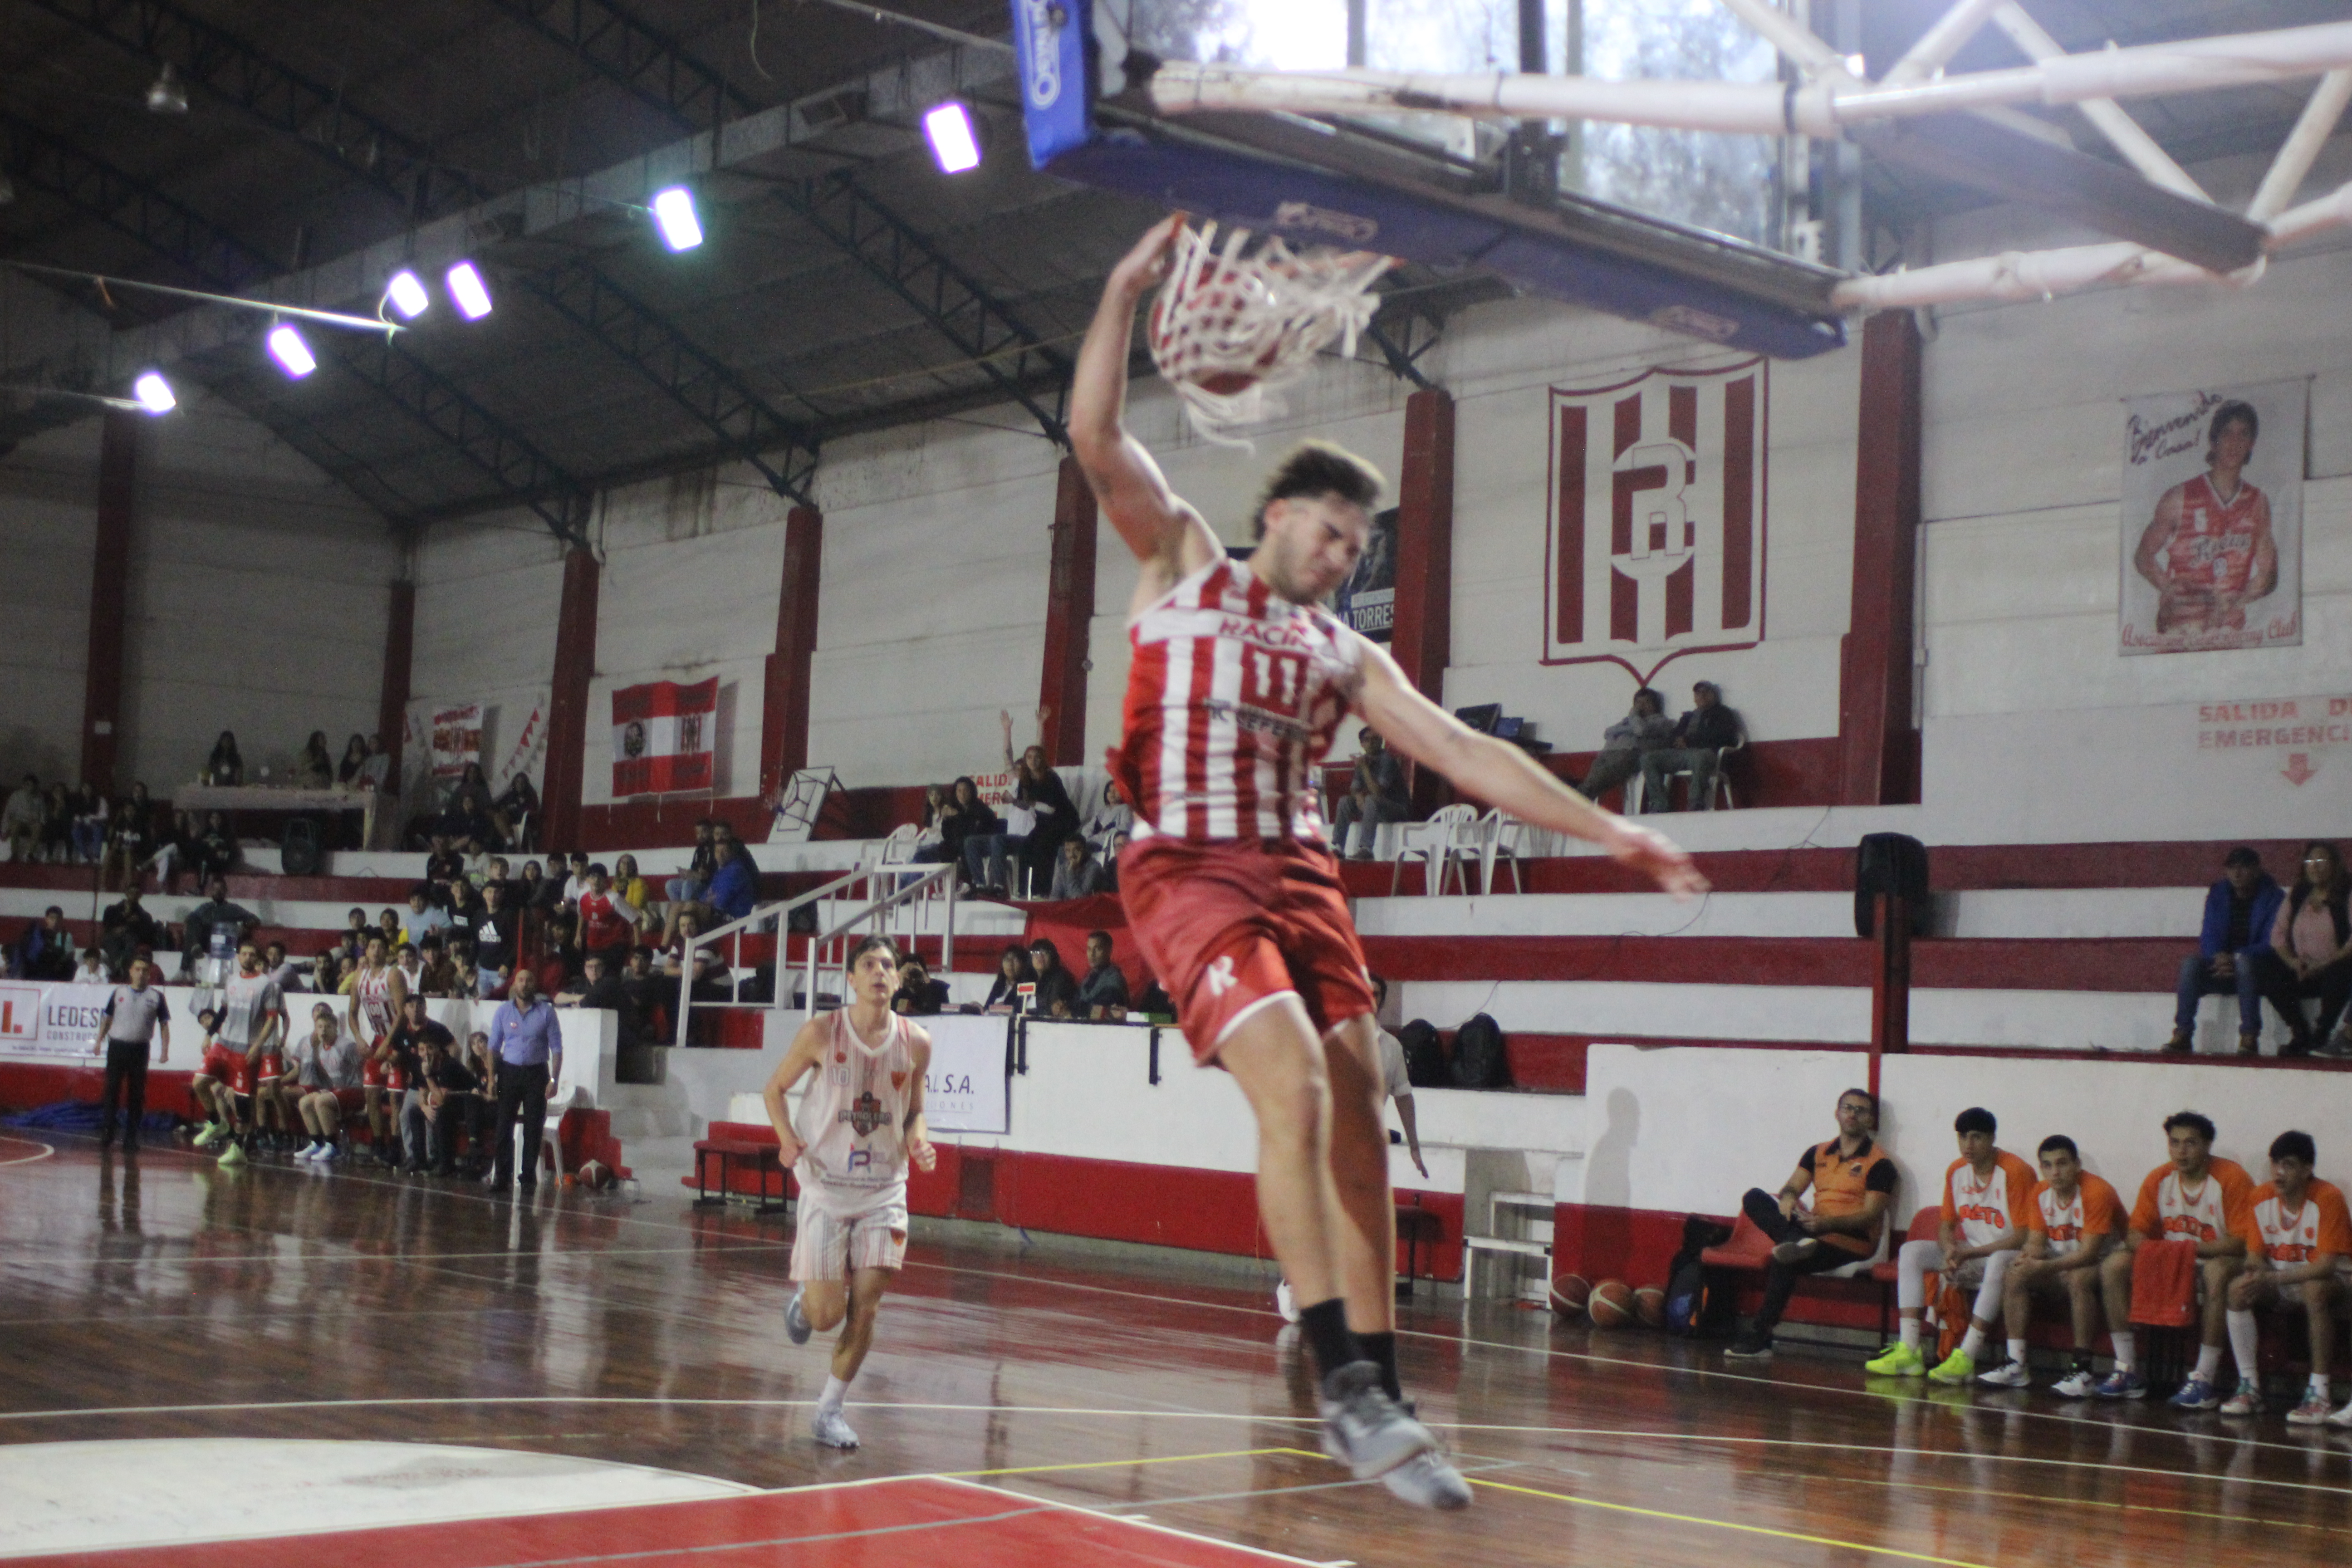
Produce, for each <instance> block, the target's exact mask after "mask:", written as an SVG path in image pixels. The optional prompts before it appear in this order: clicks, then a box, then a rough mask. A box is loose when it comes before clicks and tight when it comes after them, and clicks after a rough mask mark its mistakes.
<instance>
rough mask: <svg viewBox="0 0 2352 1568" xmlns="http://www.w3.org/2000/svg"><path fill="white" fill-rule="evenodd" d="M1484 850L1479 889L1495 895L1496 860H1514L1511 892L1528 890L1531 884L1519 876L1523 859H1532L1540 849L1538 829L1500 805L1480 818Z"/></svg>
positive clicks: (1481, 855)
mask: <svg viewBox="0 0 2352 1568" xmlns="http://www.w3.org/2000/svg"><path fill="white" fill-rule="evenodd" d="M1478 826H1479V828H1480V830H1481V834H1482V837H1481V840H1480V842H1481V845H1482V849H1481V852H1480V855H1479V871H1478V891H1479V892H1480V893H1482V894H1488V895H1491V894H1492V893H1493V892H1494V890H1495V862H1496V861H1497V860H1508V861H1509V862H1510V863H1511V891H1513V892H1515V893H1524V892H1526V891H1527V890H1528V889H1527V884H1526V882H1524V881H1523V880H1522V879H1520V877H1519V862H1520V861H1521V860H1523V859H1528V858H1532V857H1533V856H1534V855H1535V852H1536V845H1535V838H1536V830H1535V829H1534V828H1533V827H1531V826H1528V824H1527V823H1524V822H1521V821H1520V820H1519V819H1518V818H1517V817H1516V816H1511V815H1510V814H1509V813H1508V812H1506V811H1505V810H1503V808H1502V807H1500V806H1496V808H1495V809H1494V810H1492V811H1490V812H1488V813H1487V814H1486V816H1484V817H1483V818H1481V819H1480V821H1479V824H1478Z"/></svg>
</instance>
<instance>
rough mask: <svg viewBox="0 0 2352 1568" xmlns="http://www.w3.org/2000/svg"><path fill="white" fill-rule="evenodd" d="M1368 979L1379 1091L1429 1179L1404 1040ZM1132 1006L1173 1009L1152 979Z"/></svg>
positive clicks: (1385, 992) (1381, 993)
mask: <svg viewBox="0 0 2352 1568" xmlns="http://www.w3.org/2000/svg"><path fill="white" fill-rule="evenodd" d="M1371 979H1372V1027H1373V1028H1374V1029H1375V1030H1376V1031H1378V1034H1379V1044H1380V1047H1381V1092H1382V1093H1383V1094H1385V1095H1386V1096H1387V1097H1388V1098H1389V1100H1390V1101H1391V1103H1393V1104H1394V1105H1395V1106H1396V1112H1397V1125H1398V1126H1400V1127H1402V1129H1403V1130H1404V1149H1405V1152H1406V1153H1407V1154H1408V1155H1410V1156H1412V1168H1413V1169H1414V1170H1416V1171H1419V1172H1420V1173H1421V1174H1422V1179H1423V1181H1426V1180H1428V1179H1429V1167H1428V1165H1426V1164H1425V1163H1423V1161H1422V1157H1421V1121H1420V1117H1419V1114H1418V1112H1417V1111H1416V1110H1414V1107H1413V1103H1412V1078H1411V1077H1410V1076H1409V1075H1408V1074H1407V1073H1406V1071H1405V1060H1404V1042H1403V1041H1402V1040H1400V1039H1398V1038H1397V1037H1395V1036H1394V1035H1392V1034H1391V1033H1390V1032H1389V1028H1388V1026H1387V1025H1385V1024H1383V1023H1381V1013H1383V1012H1385V1011H1386V1010H1387V1008H1388V1005H1389V983H1388V982H1387V981H1385V980H1383V979H1381V977H1380V976H1379V975H1377V974H1375V975H1373V976H1372V977H1371ZM1154 994H1157V995H1158V997H1159V1000H1160V1005H1159V1006H1157V1007H1153V1006H1150V1005H1148V1004H1149V1003H1150V1001H1151V1000H1152V998H1153V996H1154ZM1131 1010H1132V1011H1134V1012H1139V1013H1166V1012H1171V1011H1172V1010H1173V1009H1171V1007H1170V1006H1169V1005H1168V1000H1167V994H1166V993H1165V992H1162V991H1160V983H1159V982H1158V981H1156V980H1155V981H1153V982H1152V983H1151V984H1150V985H1147V986H1146V987H1144V993H1143V996H1142V999H1141V1000H1140V1001H1139V1003H1138V1004H1137V1005H1136V1006H1135V1007H1134V1008H1133V1009H1131Z"/></svg>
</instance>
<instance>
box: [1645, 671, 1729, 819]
mask: <svg viewBox="0 0 2352 1568" xmlns="http://www.w3.org/2000/svg"><path fill="white" fill-rule="evenodd" d="M1691 701H1692V702H1693V703H1694V704H1695V706H1694V707H1692V709H1691V710H1690V711H1688V712H1687V713H1685V714H1684V715H1683V716H1682V717H1681V718H1679V719H1677V720H1675V732H1674V737H1673V741H1672V743H1671V744H1668V745H1664V746H1661V747H1659V748H1658V749H1657V750H1655V751H1654V752H1645V753H1644V754H1643V758H1642V809H1643V810H1644V811H1672V810H1673V809H1674V808H1675V803H1674V796H1673V795H1672V793H1671V792H1672V786H1671V785H1670V784H1669V783H1668V781H1669V779H1671V777H1672V776H1673V775H1674V774H1675V773H1689V774H1690V776H1691V783H1690V807H1689V809H1691V810H1693V811H1713V810H1714V809H1715V788H1714V784H1715V773H1716V769H1717V768H1718V767H1719V766H1721V765H1722V761H1723V753H1724V752H1726V751H1727V750H1728V749H1729V748H1731V747H1733V746H1737V745H1738V744H1739V743H1740V742H1742V741H1743V740H1745V739H1746V738H1747V732H1748V731H1747V727H1746V726H1745V725H1743V724H1742V723H1741V722H1740V720H1739V714H1738V710H1735V709H1731V708H1727V707H1726V706H1724V702H1723V694H1722V693H1721V692H1720V691H1719V690H1717V688H1716V684H1715V682H1714V681H1712V680H1702V681H1700V682H1698V684H1696V686H1693V687H1692V688H1691Z"/></svg>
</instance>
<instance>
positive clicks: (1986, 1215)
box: [1864, 1105, 2035, 1383]
mask: <svg viewBox="0 0 2352 1568" xmlns="http://www.w3.org/2000/svg"><path fill="white" fill-rule="evenodd" d="M1952 1131H1954V1132H1955V1133H1957V1134H1958V1137H1959V1141H1960V1157H1959V1158H1958V1159H1957V1160H1955V1161H1953V1162H1952V1163H1950V1164H1949V1165H1948V1166H1946V1167H1945V1168H1944V1205H1943V1215H1942V1222H1941V1223H1940V1224H1939V1225H1938V1226H1937V1230H1936V1239H1935V1240H1933V1241H1924V1240H1923V1241H1906V1242H1905V1243H1904V1244H1903V1246H1902V1248H1901V1250H1900V1251H1898V1252H1896V1253H1895V1269H1896V1275H1895V1310H1896V1311H1897V1313H1898V1314H1899V1325H1900V1329H1901V1334H1902V1337H1901V1338H1900V1339H1898V1340H1897V1341H1896V1342H1895V1343H1894V1344H1892V1345H1889V1346H1888V1347H1887V1348H1886V1349H1885V1350H1884V1351H1882V1352H1879V1353H1878V1355H1877V1356H1876V1357H1875V1358H1874V1359H1873V1360H1872V1361H1870V1362H1869V1363H1867V1364H1866V1365H1865V1366H1864V1371H1866V1372H1869V1373H1873V1374H1874V1375H1875V1376H1878V1377H1917V1376H1919V1375H1920V1374H1921V1373H1926V1374H1927V1376H1928V1377H1929V1378H1931V1379H1933V1380H1934V1381H1935V1382H1937V1383H1966V1382H1968V1381H1969V1379H1971V1378H1973V1377H1975V1376H1976V1374H1977V1357H1978V1356H1979V1355H1981V1354H1982V1353H1983V1352H1984V1345H1985V1336H1986V1335H1987V1334H1989V1333H1990V1332H1991V1331H1992V1325H1993V1323H1994V1321H1996V1320H1998V1319H1999V1318H2000V1302H2001V1297H2002V1296H2003V1295H2004V1294H2005V1293H2006V1292H2007V1290H2008V1289H2009V1270H2010V1267H2011V1265H2012V1264H2014V1263H2015V1262H2016V1261H2017V1256H2018V1248H2020V1247H2023V1246H2024V1245H2025V1232H2026V1211H2027V1200H2028V1199H2030V1198H2031V1197H2032V1194H2033V1188H2034V1186H2035V1178H2034V1174H2033V1167H2032V1166H2031V1165H2029V1164H2027V1163H2025V1162H2024V1161H2023V1160H2021V1159H2020V1158H2019V1157H2018V1156H2017V1155H2015V1154H2012V1153H2011V1152H2009V1151H2008V1150H2006V1149H2003V1148H2001V1147H2000V1145H1999V1144H1997V1143H1995V1142H1993V1136H1994V1134H1995V1133H1997V1132H1999V1131H2000V1125H1999V1124H1998V1123H1997V1122H1996V1121H1994V1119H1993V1114H1992V1112H1991V1111H1990V1110H1986V1109H1984V1107H1982V1106H1980V1105H1974V1106H1970V1107H1969V1109H1968V1110H1963V1111H1961V1112H1960V1114H1959V1116H1958V1119H1957V1120H1955V1121H1953V1123H1952ZM1931 1272H1932V1273H1935V1274H1937V1275H1938V1276H1940V1277H1941V1278H1942V1279H1943V1280H1944V1282H1945V1283H1946V1284H1948V1285H1949V1286H1952V1287H1953V1288H1955V1289H1959V1290H1963V1291H1966V1290H1974V1291H1975V1292H1976V1303H1975V1305H1974V1307H1973V1308H1971V1309H1970V1311H1969V1330H1968V1335H1967V1337H1966V1338H1964V1339H1963V1340H1961V1341H1960V1343H1959V1348H1958V1349H1957V1350H1955V1351H1953V1352H1952V1353H1951V1354H1950V1355H1948V1356H1946V1357H1945V1358H1944V1359H1943V1360H1942V1361H1941V1362H1939V1363H1937V1365H1936V1367H1935V1369H1934V1370H1933V1371H1930V1370H1929V1369H1928V1366H1927V1358H1926V1357H1924V1356H1922V1355H1921V1354H1920V1353H1919V1335H1920V1327H1919V1319H1920V1314H1921V1313H1923V1312H1924V1311H1925V1310H1927V1275H1928V1274H1929V1273H1931Z"/></svg>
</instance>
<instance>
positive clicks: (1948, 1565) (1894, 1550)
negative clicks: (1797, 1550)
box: [1465, 1476, 1989, 1568]
mask: <svg viewBox="0 0 2352 1568" xmlns="http://www.w3.org/2000/svg"><path fill="white" fill-rule="evenodd" d="M1465 1479H1467V1480H1468V1481H1469V1483H1470V1484H1471V1485H1472V1486H1474V1487H1491V1488H1492V1489H1495V1490H1496V1491H1505V1492H1518V1493H1521V1494H1523V1495H1525V1496H1527V1497H1539V1498H1549V1499H1550V1500H1552V1501H1554V1502H1567V1503H1574V1504H1576V1505H1577V1506H1578V1507H1579V1508H1601V1509H1607V1510H1609V1511H1611V1512H1612V1513H1634V1514H1640V1515H1641V1516H1642V1517H1643V1518H1644V1519H1664V1520H1671V1521H1674V1522H1675V1523H1676V1524H1703V1525H1706V1526H1707V1527H1709V1528H1710V1529H1714V1530H1736V1531H1739V1532H1740V1533H1742V1534H1744V1535H1769V1536H1771V1537H1772V1538H1773V1539H1775V1540H1778V1541H1801V1542H1805V1543H1806V1544H1807V1545H1810V1546H1836V1547H1841V1548H1843V1549H1844V1550H1845V1551H1848V1552H1877V1553H1878V1554H1879V1555H1881V1556H1884V1557H1900V1558H1903V1559H1905V1560H1906V1561H1908V1562H1912V1563H1939V1564H1941V1565H1942V1568H1989V1565H1988V1564H1985V1563H1970V1562H1968V1561H1966V1560H1965V1559H1963V1558H1958V1557H1930V1556H1928V1555H1927V1553H1926V1552H1905V1551H1903V1550H1902V1549H1900V1548H1899V1547H1894V1546H1872V1545H1870V1544H1868V1543H1866V1542H1860V1541H1840V1540H1838V1539H1837V1538H1836V1537H1834V1536H1829V1535H1805V1534H1801V1533H1800V1532H1799V1531H1793V1530H1773V1529H1770V1528H1769V1527H1768V1526H1765V1525H1761V1524H1739V1523H1736V1522H1734V1521H1731V1520H1727V1519H1704V1518H1701V1517H1699V1516H1698V1515H1696V1514H1689V1513H1668V1512H1666V1511H1665V1510H1664V1509H1655V1508H1636V1507H1634V1506H1633V1504H1632V1503H1626V1502H1602V1501H1601V1500H1600V1499H1598V1498H1589V1497H1575V1496H1572V1495H1570V1493H1567V1492H1548V1491H1543V1490H1540V1489H1538V1488H1535V1487H1518V1486H1513V1485H1512V1484H1511V1483H1510V1482H1508V1481H1490V1480H1485V1479H1480V1478H1479V1477H1477V1476H1470V1477H1466V1478H1465Z"/></svg>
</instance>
